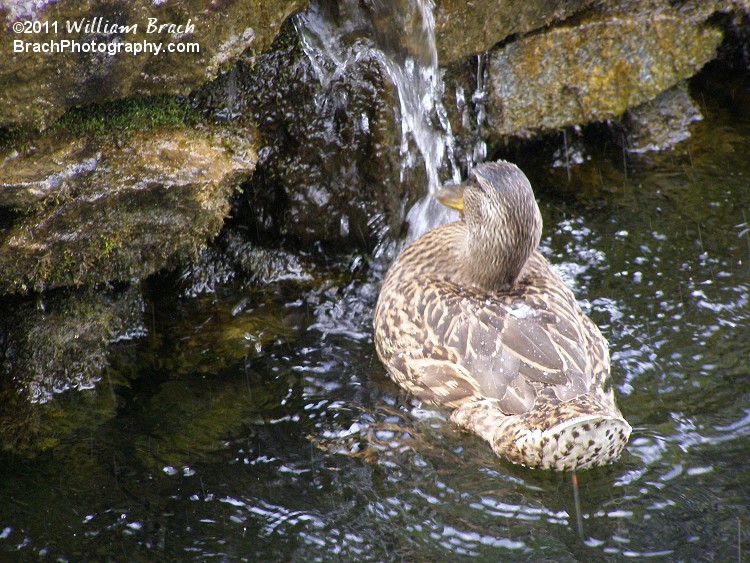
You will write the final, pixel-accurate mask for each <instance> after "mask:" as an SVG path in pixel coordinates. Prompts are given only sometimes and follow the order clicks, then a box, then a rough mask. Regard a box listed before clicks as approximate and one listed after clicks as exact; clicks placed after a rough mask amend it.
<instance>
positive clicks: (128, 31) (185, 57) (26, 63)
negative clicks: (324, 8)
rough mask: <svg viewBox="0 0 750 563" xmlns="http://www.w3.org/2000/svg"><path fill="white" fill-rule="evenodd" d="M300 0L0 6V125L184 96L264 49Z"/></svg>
mask: <svg viewBox="0 0 750 563" xmlns="http://www.w3.org/2000/svg"><path fill="white" fill-rule="evenodd" d="M306 4H307V1H306V0H292V1H291V2H290V1H280V0H273V1H270V2H268V1H264V2H253V1H250V2H247V1H243V0H225V1H222V2H200V3H195V2H181V1H178V2H154V1H152V0H133V1H131V0H128V1H125V0H110V1H103V0H41V1H35V2H10V3H8V2H4V3H0V127H3V126H9V125H19V124H33V125H35V126H37V127H44V126H46V125H47V124H49V123H50V122H51V121H53V120H54V119H56V118H57V117H59V116H60V115H62V113H63V112H64V111H65V110H66V109H67V108H69V107H72V106H80V105H85V104H90V103H94V102H103V101H107V100H113V99H117V98H123V97H135V96H148V95H155V94H187V93H189V92H190V91H191V90H193V89H194V88H196V87H198V86H200V85H201V84H204V83H205V82H207V81H208V80H210V79H211V78H213V77H214V76H216V74H217V71H218V70H219V69H221V68H223V67H226V66H229V65H231V64H232V63H233V62H234V61H236V60H237V58H238V57H239V55H240V54H241V53H243V52H244V51H246V50H250V51H251V52H255V53H260V52H263V51H265V50H266V49H267V48H268V46H269V45H270V44H271V42H272V41H273V39H274V37H275V36H276V34H277V33H278V30H279V28H280V26H281V24H282V22H283V21H284V20H285V19H286V18H287V17H288V16H289V15H290V14H292V13H294V12H295V11H297V10H300V9H302V8H304V7H305V6H306ZM65 42H67V43H65ZM100 49H102V50H100ZM135 49H142V51H140V52H136V51H135ZM157 49H160V52H157V51H156V50H157Z"/></svg>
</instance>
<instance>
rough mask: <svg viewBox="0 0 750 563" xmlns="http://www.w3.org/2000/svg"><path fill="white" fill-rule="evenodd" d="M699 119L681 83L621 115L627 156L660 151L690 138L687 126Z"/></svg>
mask: <svg viewBox="0 0 750 563" xmlns="http://www.w3.org/2000/svg"><path fill="white" fill-rule="evenodd" d="M701 119H703V116H702V115H701V112H700V109H698V106H697V105H696V104H695V102H694V101H693V100H692V98H691V97H690V94H689V93H688V91H687V85H686V84H685V83H684V82H681V83H680V84H678V85H677V86H675V87H674V88H670V89H669V90H666V91H665V92H662V93H661V94H659V95H658V96H657V97H656V98H654V99H653V100H651V101H649V102H646V103H644V104H641V105H640V106H638V107H635V108H633V109H631V110H628V112H627V113H626V114H625V119H624V122H625V129H626V131H627V150H628V151H629V152H631V153H644V152H649V151H661V150H665V149H668V148H671V147H673V146H674V145H676V144H677V143H679V142H681V141H684V140H685V139H687V138H688V137H690V131H689V129H688V126H689V125H690V124H691V123H693V122H694V121H700V120H701Z"/></svg>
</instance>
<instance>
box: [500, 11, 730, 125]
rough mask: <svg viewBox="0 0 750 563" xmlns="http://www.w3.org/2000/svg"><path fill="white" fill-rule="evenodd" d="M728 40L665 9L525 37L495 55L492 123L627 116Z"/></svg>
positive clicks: (556, 122)
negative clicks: (664, 11) (627, 111)
mask: <svg viewBox="0 0 750 563" xmlns="http://www.w3.org/2000/svg"><path fill="white" fill-rule="evenodd" d="M721 40H722V33H721V32H720V31H719V30H718V29H715V28H713V27H711V26H708V25H701V24H699V23H692V22H689V21H686V19H685V18H682V17H680V16H679V15H678V14H669V13H663V12H662V13H652V14H649V15H648V17H646V16H643V17H634V18H628V17H626V16H621V17H611V18H605V19H600V18H593V19H589V20H586V21H583V22H580V23H578V24H576V25H570V26H561V27H556V28H552V29H549V30H547V31H545V32H544V33H539V34H535V35H531V36H528V37H524V38H522V39H519V40H517V41H514V42H512V43H509V44H508V45H505V46H504V47H502V48H500V49H498V50H496V51H494V52H493V53H492V54H491V55H490V60H489V77H488V78H489V86H488V90H489V96H488V101H487V108H488V109H487V126H488V129H489V131H490V132H491V134H492V135H496V136H506V135H519V136H530V135H531V134H533V133H534V132H536V131H544V130H550V129H557V128H560V127H566V126H570V125H580V124H585V123H591V122H595V121H603V120H606V119H610V118H614V117H617V116H620V115H622V114H623V113H624V112H625V110H627V109H629V108H632V107H635V106H638V105H640V104H642V103H644V102H646V101H648V100H651V99H653V98H654V97H656V96H657V95H658V94H660V93H661V92H663V91H664V90H667V89H669V88H671V87H672V86H674V85H675V84H677V83H678V82H679V81H681V80H683V79H685V78H688V77H690V76H692V75H693V74H695V73H696V72H697V71H698V70H700V68H701V67H703V65H705V64H706V63H707V62H708V61H710V60H711V59H713V58H714V57H715V56H716V51H717V49H718V47H719V44H720V43H721Z"/></svg>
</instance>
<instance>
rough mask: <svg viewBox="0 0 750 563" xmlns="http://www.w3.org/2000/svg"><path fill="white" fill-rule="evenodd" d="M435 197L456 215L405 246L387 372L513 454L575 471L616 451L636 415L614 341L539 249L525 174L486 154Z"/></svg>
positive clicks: (385, 348) (384, 294) (397, 265)
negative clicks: (620, 388) (621, 384)
mask: <svg viewBox="0 0 750 563" xmlns="http://www.w3.org/2000/svg"><path fill="white" fill-rule="evenodd" d="M436 198H437V200H438V201H440V203H442V204H444V205H447V206H448V207H451V208H453V209H455V210H457V211H459V214H460V215H459V220H457V221H454V222H451V223H448V224H445V225H442V226H439V227H437V228H435V229H432V230H430V231H428V232H427V233H425V234H424V235H422V236H421V237H420V238H418V239H417V240H415V241H413V242H411V243H410V244H408V245H407V246H405V247H404V249H403V250H402V251H401V253H400V254H399V255H398V257H397V258H396V259H395V261H394V262H393V264H391V266H390V268H389V269H388V271H387V273H386V275H385V277H384V279H383V282H382V285H381V288H380V293H379V295H378V299H377V303H376V306H375V310H374V315H373V322H374V337H373V340H374V343H375V348H376V351H377V354H378V357H379V358H380V361H381V362H382V363H383V365H384V366H385V368H386V370H387V372H388V374H389V376H390V378H391V379H392V380H393V381H395V382H396V383H397V384H398V385H399V386H401V387H402V388H403V389H405V390H406V391H408V392H409V393H410V394H411V395H413V396H414V397H415V398H416V399H417V400H418V401H420V402H422V403H426V404H429V405H433V406H436V407H438V408H445V409H450V410H451V414H450V419H451V421H452V422H453V423H455V424H456V425H458V426H459V427H460V428H462V429H463V430H466V431H468V432H471V433H474V434H476V435H478V436H479V437H481V438H483V439H484V440H486V441H487V442H489V444H490V446H491V448H492V449H493V450H494V452H495V453H496V454H497V455H498V456H500V457H503V458H505V459H507V460H509V461H510V462H512V463H515V464H520V465H523V466H526V467H529V468H538V469H548V470H553V471H576V470H582V469H590V468H592V467H597V466H600V465H605V464H608V463H611V462H613V461H615V460H616V459H617V458H618V457H619V456H620V454H621V452H622V450H623V448H624V447H625V445H626V444H627V442H628V439H629V437H630V433H631V427H630V425H629V424H628V422H627V421H626V420H625V419H624V418H623V416H622V414H621V412H620V410H619V409H618V408H617V405H616V403H615V397H614V392H613V389H612V387H611V385H610V381H609V379H610V360H609V347H608V344H607V341H606V339H605V338H604V337H603V336H602V333H601V332H600V330H599V329H598V327H597V326H596V325H595V324H594V322H593V321H592V320H591V319H590V318H589V317H588V316H586V314H584V312H583V311H582V310H581V308H580V306H579V304H578V302H577V300H576V298H575V296H574V295H573V292H572V291H571V290H570V289H569V288H568V287H567V286H566V284H565V283H564V282H563V280H562V279H561V278H560V277H559V276H558V275H557V274H556V273H555V271H554V270H553V269H552V267H551V265H550V264H549V262H548V261H547V259H546V258H545V257H544V256H543V255H542V254H541V253H540V251H539V242H540V239H541V234H542V217H541V213H540V211H539V206H538V205H537V203H536V199H535V197H534V192H533V190H532V187H531V184H530V183H529V180H528V178H527V177H526V175H525V174H524V173H523V172H522V171H521V170H520V168H518V167H517V166H516V165H515V164H512V163H510V162H506V161H503V160H499V161H496V162H487V163H483V164H480V165H477V166H476V167H474V168H473V169H472V171H471V172H470V174H469V177H468V179H467V180H466V181H465V182H464V183H462V184H459V185H453V186H445V187H443V188H441V189H440V190H438V191H437V193H436Z"/></svg>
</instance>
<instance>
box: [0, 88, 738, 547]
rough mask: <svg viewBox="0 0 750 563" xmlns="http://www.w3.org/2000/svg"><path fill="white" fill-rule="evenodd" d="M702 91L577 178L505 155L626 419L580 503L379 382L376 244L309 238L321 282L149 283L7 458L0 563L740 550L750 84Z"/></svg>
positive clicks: (555, 477)
mask: <svg viewBox="0 0 750 563" xmlns="http://www.w3.org/2000/svg"><path fill="white" fill-rule="evenodd" d="M714 84H715V83H714ZM695 88H696V90H697V96H698V97H699V99H700V98H701V97H702V98H703V99H704V106H705V107H704V112H705V114H706V119H705V120H704V121H703V122H701V123H698V124H696V125H695V126H694V128H693V132H694V136H693V138H691V139H690V140H688V141H686V142H684V143H682V144H681V145H679V146H678V147H677V149H676V150H674V151H670V152H666V153H662V154H659V155H651V156H645V157H639V158H638V159H636V158H635V157H632V156H627V157H626V160H627V169H625V168H624V166H623V164H624V160H623V153H622V150H621V149H619V148H617V147H614V146H610V147H602V150H594V149H592V148H591V147H589V148H588V149H587V150H588V154H589V156H590V159H589V160H587V161H586V163H585V164H583V165H580V166H577V167H575V168H573V169H572V170H571V181H570V184H568V179H567V173H566V171H565V170H564V169H551V168H550V166H549V164H548V163H549V162H551V159H549V160H548V161H547V163H546V164H539V163H534V162H532V161H530V160H529V161H524V160H523V159H522V158H519V159H518V162H519V164H520V165H521V167H522V168H523V169H525V170H527V171H528V172H529V175H530V177H532V182H533V183H534V184H535V187H536V191H537V197H538V199H539V202H540V207H541V209H542V212H543V215H544V219H545V235H544V237H543V247H544V251H545V253H546V254H547V255H548V257H549V259H550V260H551V261H552V262H553V263H554V264H555V265H556V267H558V268H559V270H560V271H561V272H562V274H563V275H564V276H565V277H566V279H567V280H568V281H569V283H570V284H571V285H572V286H573V288H574V290H575V292H576V294H577V295H578V297H579V298H580V299H581V302H582V305H583V306H584V308H585V309H586V310H587V311H589V313H590V315H591V316H592V318H593V319H594V320H595V321H596V322H597V323H598V325H599V326H600V327H601V329H602V331H603V333H604V334H605V336H606V337H607V338H608V339H609V342H610V349H611V354H612V370H613V381H614V386H615V391H616V395H617V399H618V403H619V406H620V408H621V410H622V412H623V414H624V416H625V417H626V418H627V419H628V420H629V421H630V423H631V425H632V426H633V434H632V437H631V441H630V443H629V445H628V446H627V448H626V450H625V452H624V454H623V455H622V457H621V459H620V460H619V461H618V462H616V463H615V464H613V465H611V466H607V467H604V468H599V469H596V470H591V471H586V472H581V473H579V474H578V482H579V490H580V512H577V511H576V507H575V503H574V501H573V493H572V487H571V476H570V474H555V473H550V472H543V471H532V470H527V469H524V468H521V467H516V466H513V465H511V464H509V463H506V462H505V461H503V460H500V459H498V458H497V457H496V456H495V455H494V454H493V453H492V452H491V450H490V448H489V447H488V446H487V445H486V444H485V443H483V442H482V441H481V440H479V439H478V438H475V437H473V436H469V435H467V434H463V433H461V432H460V431H458V430H456V429H455V428H453V427H452V426H451V425H450V424H449V422H448V421H447V413H445V412H442V411H440V410H436V409H429V408H421V407H420V406H419V405H416V404H415V403H413V402H412V401H411V400H410V399H409V397H408V396H405V395H404V394H402V393H401V392H400V391H399V389H398V388H397V387H396V386H395V385H394V384H392V383H391V382H390V381H389V380H388V379H387V377H386V374H385V370H384V369H383V367H382V366H381V365H380V364H379V362H378V360H377V357H376V355H375V352H374V348H373V344H372V337H371V315H372V307H373V305H374V301H375V298H376V295H377V289H378V283H379V279H380V277H381V276H382V272H383V267H382V265H380V264H377V263H374V262H373V261H372V260H371V259H370V258H369V257H367V256H364V255H359V254H352V255H346V256H340V255H339V256H337V257H335V258H331V257H324V256H323V255H318V254H312V255H311V256H310V257H309V259H310V260H312V261H315V262H316V265H317V267H318V268H319V272H320V273H321V274H322V277H324V278H327V280H328V281H326V282H324V283H320V281H319V280H318V281H293V280H286V281H281V282H278V283H274V284H270V285H266V286H260V287H257V286H256V287H248V286H245V285H243V284H241V283H237V284H227V285H225V286H223V287H220V288H219V289H218V290H217V291H216V292H215V293H211V294H207V295H200V296H197V297H187V296H184V294H181V289H180V285H179V284H178V283H172V282H173V281H174V280H167V279H165V280H161V282H154V283H152V284H151V287H150V288H149V293H148V299H147V302H148V305H147V314H146V323H145V325H146V326H144V329H145V330H144V331H143V332H145V334H144V335H142V336H139V337H136V338H132V339H130V340H123V341H121V342H118V343H116V344H114V345H113V347H112V353H111V354H110V363H111V367H110V368H109V369H107V370H106V372H105V373H104V376H103V379H102V380H101V381H100V382H99V384H98V385H97V387H96V389H94V390H89V391H83V392H68V393H65V394H63V395H61V396H59V397H57V398H56V399H55V400H54V401H53V403H55V405H57V407H58V408H59V409H62V410H63V411H64V412H66V413H67V414H66V416H64V417H61V416H59V415H57V416H55V415H54V412H59V411H51V414H49V415H48V416H46V418H45V419H44V420H45V422H44V424H45V425H46V429H45V432H46V434H47V435H51V436H53V438H54V440H52V441H51V442H50V443H52V444H54V445H52V446H51V447H49V448H47V449H45V450H43V451H41V452H37V453H34V454H30V453H26V452H24V451H17V452H5V453H2V454H0V559H3V560H7V559H23V560H29V559H33V558H37V557H38V556H39V555H42V556H46V557H48V558H50V559H59V560H69V561H77V560H106V559H113V560H126V559H127V560H178V559H179V560H200V561H205V560H219V561H223V560H263V561H274V560H282V561H315V560H324V561H331V560H346V561H348V560H363V561H390V560H408V561H437V560H458V559H460V558H462V557H467V558H468V557H477V558H481V559H482V560H494V561H500V560H502V561H506V560H518V561H540V560H555V561H591V560H625V559H641V558H652V559H656V560H665V561H672V560H721V561H736V560H741V559H743V558H747V557H748V555H747V554H748V553H750V542H749V541H748V538H750V471H749V470H748V468H749V466H750V463H749V462H748V460H750V228H749V226H748V218H749V217H750V159H748V155H749V154H750V103H749V101H750V95H749V94H748V87H747V84H740V85H737V86H736V87H735V86H732V87H727V88H726V89H725V90H724V91H723V93H722V94H721V95H719V94H716V92H715V91H714V92H712V93H711V92H708V90H701V88H700V84H698V85H697V86H695ZM708 94H711V96H708ZM724 97H725V98H726V99H724ZM560 144H562V143H560ZM509 157H510V158H514V156H509ZM531 167H535V169H534V170H529V168H531ZM574 194H575V195H574ZM71 413H72V414H71ZM71 421H74V422H71ZM579 517H580V522H581V532H579V526H578V524H577V520H578V518H579Z"/></svg>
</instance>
